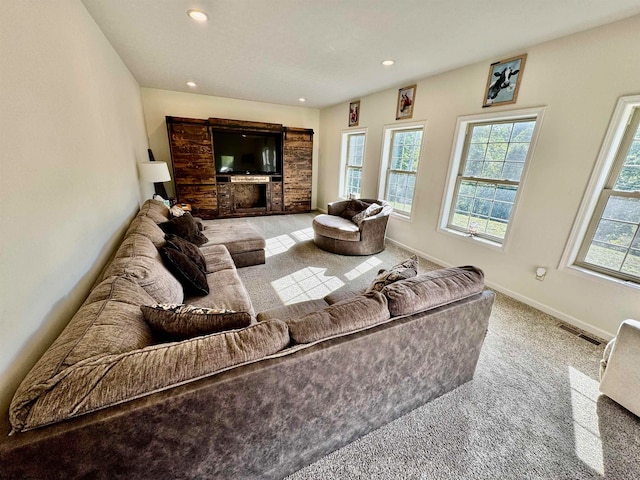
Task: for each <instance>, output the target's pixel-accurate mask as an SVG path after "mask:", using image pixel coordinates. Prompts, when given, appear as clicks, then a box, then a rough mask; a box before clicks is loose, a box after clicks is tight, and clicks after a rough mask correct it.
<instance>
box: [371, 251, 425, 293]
mask: <svg viewBox="0 0 640 480" xmlns="http://www.w3.org/2000/svg"><path fill="white" fill-rule="evenodd" d="M417 274H418V257H417V256H416V255H412V256H411V257H409V258H407V259H406V260H405V261H404V262H402V263H399V264H398V265H394V266H393V267H391V270H380V271H379V272H378V276H377V277H376V278H375V279H374V280H373V283H371V285H370V286H369V288H367V290H366V291H367V292H379V291H381V290H382V289H383V288H384V287H386V286H387V285H390V284H392V283H393V282H397V281H398V280H405V279H407V278H411V277H415V276H416V275H417Z"/></svg>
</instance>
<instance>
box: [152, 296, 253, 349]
mask: <svg viewBox="0 0 640 480" xmlns="http://www.w3.org/2000/svg"><path fill="white" fill-rule="evenodd" d="M140 309H141V310H142V314H143V315H144V319H145V320H146V321H147V323H148V324H149V326H150V327H151V330H153V332H154V333H155V334H156V335H158V336H159V337H161V338H163V337H169V338H170V339H175V340H184V339H186V338H191V337H196V336H200V335H208V334H210V333H217V332H222V331H224V330H233V329H237V328H244V327H247V326H249V325H250V324H251V315H250V314H249V313H248V312H234V311H233V310H226V309H224V308H206V307H197V306H195V305H182V304H180V305H176V304H155V305H150V306H148V305H142V306H141V307H140Z"/></svg>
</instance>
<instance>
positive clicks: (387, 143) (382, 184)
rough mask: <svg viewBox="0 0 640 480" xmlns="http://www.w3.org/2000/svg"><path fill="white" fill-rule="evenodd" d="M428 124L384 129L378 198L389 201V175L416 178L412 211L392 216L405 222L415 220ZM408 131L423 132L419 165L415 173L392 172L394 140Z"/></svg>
mask: <svg viewBox="0 0 640 480" xmlns="http://www.w3.org/2000/svg"><path fill="white" fill-rule="evenodd" d="M426 126H427V125H426V122H424V121H422V122H411V123H403V124H392V125H385V126H384V129H383V142H382V154H381V161H380V175H379V177H378V198H379V199H381V200H385V201H388V200H387V191H388V189H389V175H390V174H391V173H393V172H399V173H403V174H407V173H409V174H411V175H413V176H414V178H415V184H414V185H415V186H414V189H413V196H412V197H411V209H410V211H409V212H405V211H402V210H396V209H395V208H394V209H393V211H392V213H391V215H392V216H394V217H397V218H401V219H404V220H411V219H412V218H413V213H414V212H415V208H414V206H415V203H416V192H417V190H418V188H417V184H418V175H419V173H420V166H421V165H422V163H423V162H422V158H423V155H424V148H425V143H426V142H425V140H426V135H427V132H426V130H427V128H426ZM407 130H415V131H418V130H421V131H422V139H421V141H420V149H419V151H418V164H417V166H416V170H415V172H413V171H408V170H392V169H391V168H390V166H391V158H392V151H393V139H394V135H395V133H396V132H406V131H407Z"/></svg>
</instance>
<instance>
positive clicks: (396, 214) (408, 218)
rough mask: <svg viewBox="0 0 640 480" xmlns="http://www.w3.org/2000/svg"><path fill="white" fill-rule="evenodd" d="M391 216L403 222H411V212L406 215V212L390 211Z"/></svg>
mask: <svg viewBox="0 0 640 480" xmlns="http://www.w3.org/2000/svg"><path fill="white" fill-rule="evenodd" d="M391 217H392V218H397V219H399V220H402V221H403V222H409V223H413V221H412V219H411V214H409V215H407V214H406V213H399V212H391Z"/></svg>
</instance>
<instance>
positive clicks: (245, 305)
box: [156, 268, 255, 316]
mask: <svg viewBox="0 0 640 480" xmlns="http://www.w3.org/2000/svg"><path fill="white" fill-rule="evenodd" d="M207 282H208V283H209V294H208V295H205V296H204V297H185V299H184V302H156V303H185V304H188V305H198V306H203V307H209V308H219V309H224V310H233V311H234V312H247V313H249V314H250V315H251V316H253V315H254V314H255V312H254V310H253V306H252V305H251V299H250V298H249V294H248V293H247V289H246V288H245V286H244V284H243V283H242V281H241V280H240V277H239V276H238V273H237V272H236V269H235V268H233V269H227V270H220V271H218V272H216V273H208V274H207Z"/></svg>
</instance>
